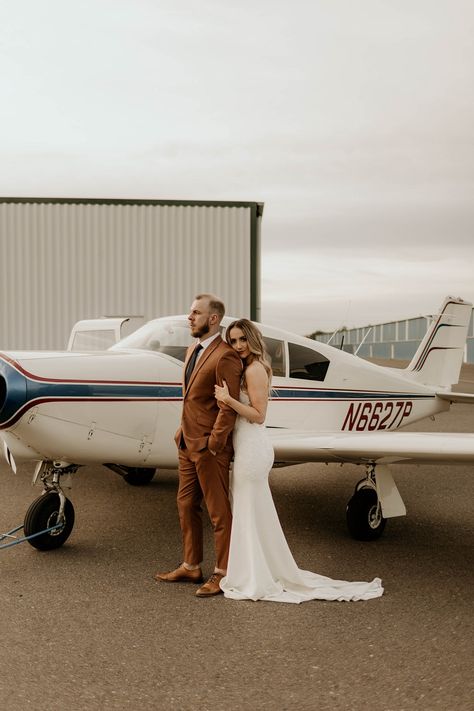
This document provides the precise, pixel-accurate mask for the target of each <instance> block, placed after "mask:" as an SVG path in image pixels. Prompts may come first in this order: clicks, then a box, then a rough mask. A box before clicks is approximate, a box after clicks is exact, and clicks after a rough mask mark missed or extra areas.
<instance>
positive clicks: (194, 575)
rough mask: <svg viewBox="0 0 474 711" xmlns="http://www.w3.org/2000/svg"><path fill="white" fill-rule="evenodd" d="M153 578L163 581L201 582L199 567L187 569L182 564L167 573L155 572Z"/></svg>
mask: <svg viewBox="0 0 474 711" xmlns="http://www.w3.org/2000/svg"><path fill="white" fill-rule="evenodd" d="M153 577H154V578H155V580H162V581H163V582H165V583H202V581H203V577H202V571H201V568H196V569H195V570H188V569H187V568H185V567H184V565H180V566H178V567H177V568H176V570H172V571H171V572H169V573H155V575H154V576H153Z"/></svg>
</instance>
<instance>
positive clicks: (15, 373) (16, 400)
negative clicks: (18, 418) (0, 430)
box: [0, 356, 26, 427]
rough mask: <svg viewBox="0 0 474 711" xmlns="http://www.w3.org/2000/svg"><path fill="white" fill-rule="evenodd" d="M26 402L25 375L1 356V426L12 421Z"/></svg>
mask: <svg viewBox="0 0 474 711" xmlns="http://www.w3.org/2000/svg"><path fill="white" fill-rule="evenodd" d="M12 363H13V361H12ZM25 402H26V378H25V376H24V375H22V373H20V372H19V370H17V369H16V368H15V367H13V365H12V364H10V362H8V360H5V359H4V358H2V357H1V356H0V427H1V426H2V425H5V424H6V423H7V422H8V423H9V422H10V421H12V418H13V417H14V415H15V414H16V413H17V412H18V411H19V410H20V409H21V408H22V407H23V406H24V404H25Z"/></svg>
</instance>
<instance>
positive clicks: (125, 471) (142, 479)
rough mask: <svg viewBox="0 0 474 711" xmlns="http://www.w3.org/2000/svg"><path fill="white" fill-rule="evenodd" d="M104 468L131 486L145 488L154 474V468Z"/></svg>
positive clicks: (109, 466)
mask: <svg viewBox="0 0 474 711" xmlns="http://www.w3.org/2000/svg"><path fill="white" fill-rule="evenodd" d="M104 467H107V469H110V470H111V471H113V472H115V473H116V474H119V475H120V476H121V477H122V479H123V480H124V481H126V482H127V484H131V486H145V485H146V484H149V483H150V481H151V480H152V479H153V477H154V476H155V473H156V469H155V468H154V467H152V468H150V467H125V466H123V465H122V464H104Z"/></svg>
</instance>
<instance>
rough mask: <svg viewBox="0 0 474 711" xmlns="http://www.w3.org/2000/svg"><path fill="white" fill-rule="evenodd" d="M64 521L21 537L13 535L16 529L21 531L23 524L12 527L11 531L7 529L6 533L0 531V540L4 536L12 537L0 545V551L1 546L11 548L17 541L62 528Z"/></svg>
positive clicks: (16, 531) (27, 539) (22, 541)
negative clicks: (11, 539) (8, 541)
mask: <svg viewBox="0 0 474 711" xmlns="http://www.w3.org/2000/svg"><path fill="white" fill-rule="evenodd" d="M63 526H64V523H57V524H56V525H54V526H50V527H49V528H45V529H44V531H37V532H36V533H32V534H31V535H30V536H22V537H21V538H17V537H16V536H15V533H18V531H21V530H22V529H23V524H21V526H17V527H16V528H12V530H11V531H8V532H7V533H0V541H3V540H4V539H5V538H13V539H14V540H13V541H10V543H3V544H2V545H1V546H0V551H1V550H2V549H3V548H11V547H12V546H16V545H18V543H24V542H25V541H29V540H30V539H31V538H36V536H42V535H43V534H44V533H51V531H56V530H57V529H58V528H63Z"/></svg>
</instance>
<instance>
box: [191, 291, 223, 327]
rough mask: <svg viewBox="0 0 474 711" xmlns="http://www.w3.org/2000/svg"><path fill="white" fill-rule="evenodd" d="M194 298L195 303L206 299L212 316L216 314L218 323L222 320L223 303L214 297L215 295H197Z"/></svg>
mask: <svg viewBox="0 0 474 711" xmlns="http://www.w3.org/2000/svg"><path fill="white" fill-rule="evenodd" d="M194 298H195V299H196V301H199V299H207V300H208V302H209V311H210V312H211V313H213V314H217V315H218V316H219V321H221V320H222V319H223V318H224V315H225V306H224V302H223V301H222V300H221V299H219V297H218V296H216V295H215V294H198V295H197V296H195V297H194Z"/></svg>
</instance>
